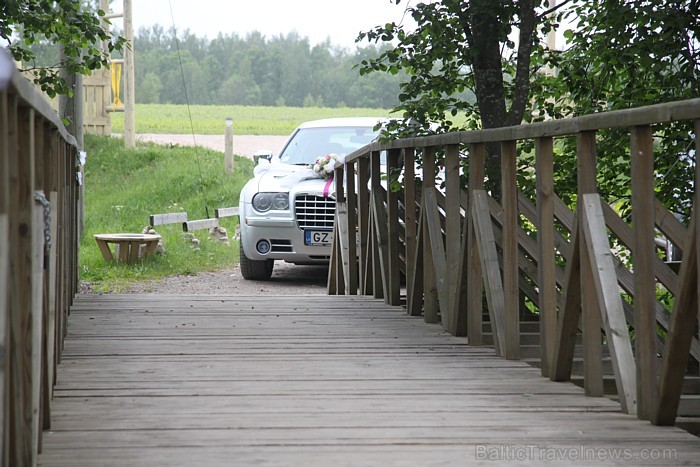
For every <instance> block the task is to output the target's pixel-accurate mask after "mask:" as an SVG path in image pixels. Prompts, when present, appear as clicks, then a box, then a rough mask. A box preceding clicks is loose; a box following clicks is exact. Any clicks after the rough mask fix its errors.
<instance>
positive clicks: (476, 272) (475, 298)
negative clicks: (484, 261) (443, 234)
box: [465, 144, 493, 345]
mask: <svg viewBox="0 0 700 467" xmlns="http://www.w3.org/2000/svg"><path fill="white" fill-rule="evenodd" d="M485 160H486V147H485V146H484V144H472V145H471V148H470V149H469V186H468V189H469V206H468V209H467V232H466V233H465V235H468V237H469V238H468V239H467V251H468V255H469V265H468V268H467V290H468V291H469V295H468V296H467V341H468V342H469V344H470V345H482V343H483V340H482V326H483V315H484V303H483V296H482V289H483V287H482V279H481V259H480V258H479V249H478V248H477V242H476V232H475V229H474V220H473V218H472V215H471V213H472V212H473V211H474V190H483V189H484V166H485ZM492 325H493V323H492Z"/></svg>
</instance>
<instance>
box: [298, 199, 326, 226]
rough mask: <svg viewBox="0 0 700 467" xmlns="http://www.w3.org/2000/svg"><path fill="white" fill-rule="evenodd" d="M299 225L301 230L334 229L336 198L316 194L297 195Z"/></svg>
mask: <svg viewBox="0 0 700 467" xmlns="http://www.w3.org/2000/svg"><path fill="white" fill-rule="evenodd" d="M294 206H295V208H294V209H295V214H296V218H297V226H298V227H299V228H300V229H301V230H333V222H334V220H335V200H334V199H333V198H324V197H323V196H314V195H297V197H296V200H295V204H294Z"/></svg>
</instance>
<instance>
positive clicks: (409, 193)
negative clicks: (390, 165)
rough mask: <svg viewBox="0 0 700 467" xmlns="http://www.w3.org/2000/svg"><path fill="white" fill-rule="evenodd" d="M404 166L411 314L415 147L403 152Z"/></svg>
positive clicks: (414, 234)
mask: <svg viewBox="0 0 700 467" xmlns="http://www.w3.org/2000/svg"><path fill="white" fill-rule="evenodd" d="M403 156H404V167H403V180H404V203H405V208H406V214H405V219H404V225H405V226H406V233H405V248H404V257H405V258H406V284H407V294H406V295H407V296H406V310H407V311H408V313H409V314H411V313H412V312H415V309H414V307H413V306H412V305H413V304H412V303H411V302H412V300H413V297H412V294H411V291H410V287H411V285H413V283H414V279H415V274H416V272H417V271H416V240H417V239H416V235H417V232H416V227H417V226H416V172H415V165H414V164H415V149H414V148H406V149H404V152H403Z"/></svg>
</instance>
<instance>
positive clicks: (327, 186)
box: [323, 177, 333, 198]
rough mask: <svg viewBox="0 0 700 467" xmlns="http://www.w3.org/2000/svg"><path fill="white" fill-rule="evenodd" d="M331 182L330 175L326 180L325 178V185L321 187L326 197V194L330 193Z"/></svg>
mask: <svg viewBox="0 0 700 467" xmlns="http://www.w3.org/2000/svg"><path fill="white" fill-rule="evenodd" d="M332 183H333V177H330V178H329V179H328V180H326V185H325V186H324V187H323V197H324V198H328V195H329V194H330V191H331V184H332Z"/></svg>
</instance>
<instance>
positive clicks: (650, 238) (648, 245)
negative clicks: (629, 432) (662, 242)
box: [630, 126, 657, 420]
mask: <svg viewBox="0 0 700 467" xmlns="http://www.w3.org/2000/svg"><path fill="white" fill-rule="evenodd" d="M653 145H654V141H653V134H652V131H651V127H649V126H641V127H634V128H633V129H632V131H631V140H630V152H631V154H630V160H631V164H632V172H631V174H632V229H633V230H634V249H633V250H632V251H633V255H632V259H633V267H634V337H635V354H636V361H637V416H638V417H639V418H640V419H642V420H649V419H650V418H651V416H652V412H653V410H654V406H655V398H656V390H657V388H656V376H657V361H656V358H657V357H656V352H657V349H656V311H655V309H654V304H655V302H656V276H655V275H654V259H655V258H656V242H655V232H654V210H653V209H651V208H650V207H651V206H654V153H653Z"/></svg>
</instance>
